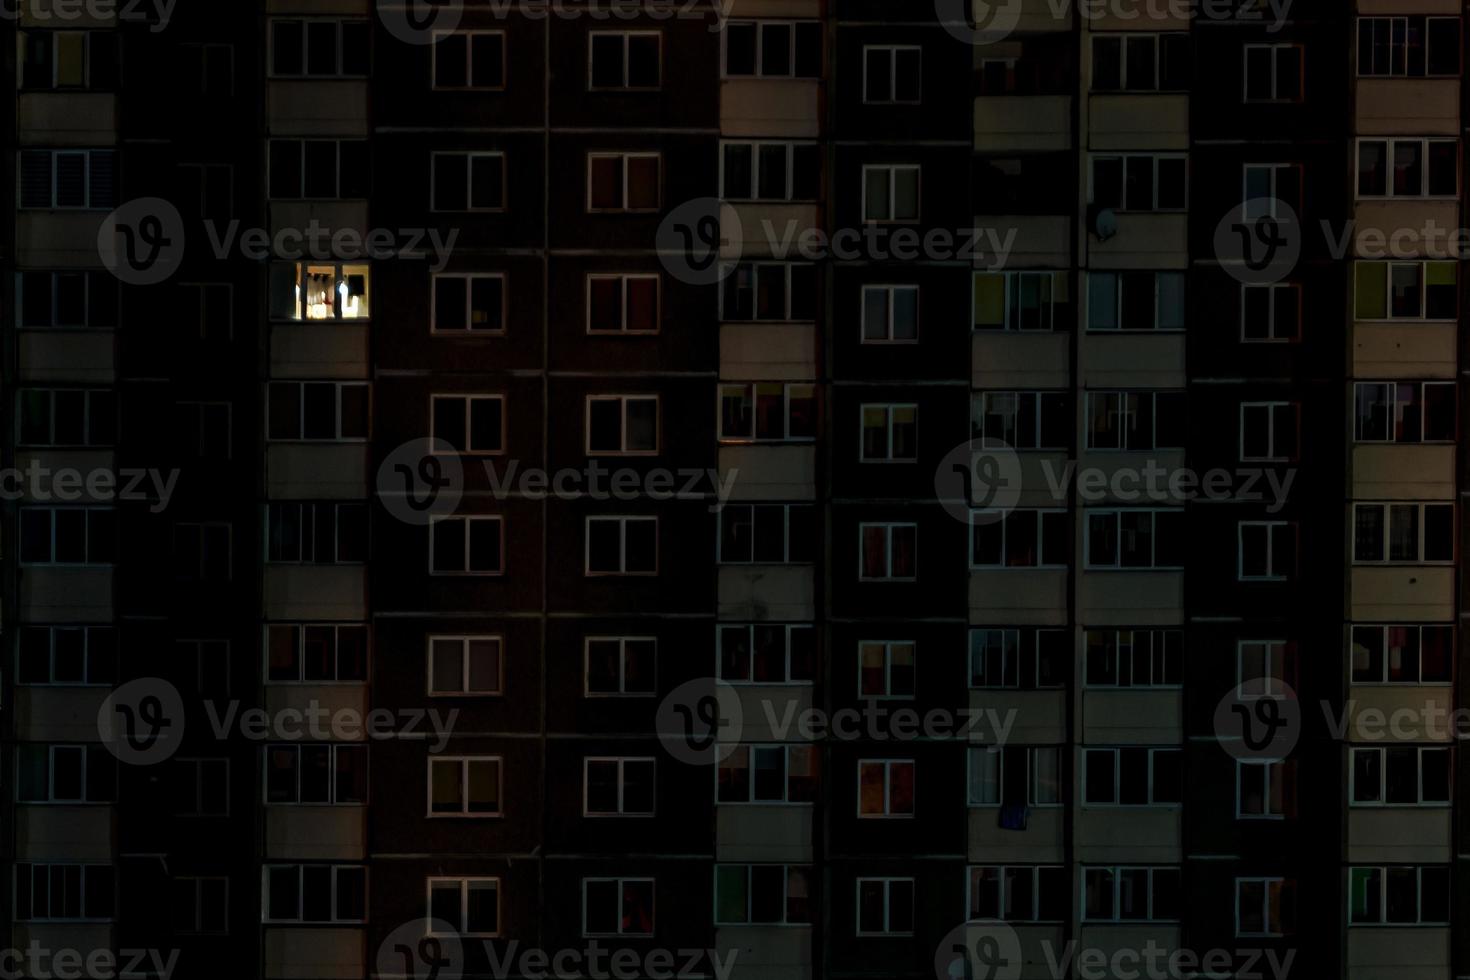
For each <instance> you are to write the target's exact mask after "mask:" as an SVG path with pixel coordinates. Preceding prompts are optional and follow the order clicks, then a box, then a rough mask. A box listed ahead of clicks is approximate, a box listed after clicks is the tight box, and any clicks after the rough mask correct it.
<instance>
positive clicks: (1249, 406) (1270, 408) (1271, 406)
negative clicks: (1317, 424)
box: [1240, 402, 1300, 463]
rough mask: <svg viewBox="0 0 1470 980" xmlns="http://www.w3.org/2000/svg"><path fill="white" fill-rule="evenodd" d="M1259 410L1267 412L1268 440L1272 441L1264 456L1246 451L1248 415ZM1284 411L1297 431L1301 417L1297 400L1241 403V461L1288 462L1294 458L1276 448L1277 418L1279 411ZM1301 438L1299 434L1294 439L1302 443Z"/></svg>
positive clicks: (1291, 425) (1293, 428) (1288, 420)
mask: <svg viewBox="0 0 1470 980" xmlns="http://www.w3.org/2000/svg"><path fill="white" fill-rule="evenodd" d="M1258 411H1264V412H1265V413H1266V415H1267V420H1266V434H1267V442H1268V443H1270V445H1268V446H1267V447H1266V454H1265V455H1264V456H1252V455H1249V454H1248V453H1247V452H1246V445H1245V434H1246V415H1247V414H1249V413H1252V412H1258ZM1283 411H1284V412H1285V413H1286V415H1287V416H1288V418H1287V422H1288V423H1289V424H1290V427H1291V429H1292V430H1293V431H1295V430H1296V429H1297V426H1298V418H1299V415H1298V411H1297V403H1296V402H1241V403H1240V459H1241V462H1252V463H1257V462H1258V463H1288V462H1290V461H1291V460H1292V459H1293V458H1294V457H1292V456H1284V455H1282V454H1281V453H1279V452H1277V450H1276V442H1277V419H1278V415H1279V413H1281V412H1283ZM1299 440H1300V436H1299V435H1298V438H1297V440H1294V441H1297V443H1298V445H1300V442H1299Z"/></svg>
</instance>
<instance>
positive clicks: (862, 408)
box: [858, 402, 919, 463]
mask: <svg viewBox="0 0 1470 980" xmlns="http://www.w3.org/2000/svg"><path fill="white" fill-rule="evenodd" d="M905 409H907V410H910V411H912V412H913V418H914V446H913V455H912V456H895V455H894V454H893V451H894V449H893V447H894V433H893V430H894V427H895V426H896V425H897V424H898V423H896V422H895V421H894V416H895V415H896V414H897V413H898V412H900V411H903V410H905ZM870 410H871V411H882V412H883V414H884V422H885V427H884V431H885V435H884V442H885V444H886V446H887V448H888V452H887V453H886V454H885V455H882V456H869V455H868V454H867V440H866V438H864V437H865V436H866V434H867V431H868V430H867V414H868V412H869V411H870ZM918 461H919V405H918V403H917V402H863V403H862V404H860V405H859V406H858V462H860V463H917V462H918Z"/></svg>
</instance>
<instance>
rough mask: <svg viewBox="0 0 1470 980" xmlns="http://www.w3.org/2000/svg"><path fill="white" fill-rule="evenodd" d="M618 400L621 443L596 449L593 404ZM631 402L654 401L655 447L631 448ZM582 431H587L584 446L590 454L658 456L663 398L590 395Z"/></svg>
mask: <svg viewBox="0 0 1470 980" xmlns="http://www.w3.org/2000/svg"><path fill="white" fill-rule="evenodd" d="M599 402H601V403H611V402H617V403H618V404H619V406H620V409H619V412H618V419H619V421H618V430H619V436H620V438H619V443H620V446H619V448H617V449H594V448H593V447H592V406H593V405H594V404H595V403H599ZM629 402H653V419H654V424H653V448H652V449H630V448H629V447H628V439H629V436H628V403H629ZM582 416H583V418H582V423H583V429H582V431H583V432H585V433H586V436H585V437H584V439H583V440H582V441H583V446H584V448H585V449H586V452H587V455H588V456H657V455H658V454H659V451H660V448H661V443H662V442H663V440H662V438H661V436H662V430H663V398H662V397H661V396H660V395H658V394H652V395H588V396H587V397H586V399H585V401H584V408H583V412H582Z"/></svg>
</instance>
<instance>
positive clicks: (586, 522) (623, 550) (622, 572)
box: [582, 514, 659, 578]
mask: <svg viewBox="0 0 1470 980" xmlns="http://www.w3.org/2000/svg"><path fill="white" fill-rule="evenodd" d="M611 521H616V522H617V523H618V525H619V533H618V567H619V571H616V572H594V571H593V570H592V525H593V524H594V523H606V522H611ZM634 522H639V523H645V524H648V523H651V524H652V525H653V569H652V570H651V571H646V572H630V571H628V525H629V524H631V523H634ZM582 541H583V553H582V559H583V561H582V574H583V576H584V577H586V578H613V577H625V578H652V577H654V576H657V575H658V574H659V520H658V517H657V516H653V517H650V516H646V515H642V514H618V515H613V514H607V515H602V514H599V515H595V516H594V515H588V516H587V517H585V518H583V525H582Z"/></svg>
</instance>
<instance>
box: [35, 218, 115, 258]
mask: <svg viewBox="0 0 1470 980" xmlns="http://www.w3.org/2000/svg"><path fill="white" fill-rule="evenodd" d="M107 214H108V212H107V211H69V210H58V211H18V212H16V215H15V261H16V264H17V265H20V266H25V267H29V268H34V269H46V268H60V269H79V268H96V266H97V236H98V234H99V233H100V232H101V230H102V221H103V219H104V218H106V217H107Z"/></svg>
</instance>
